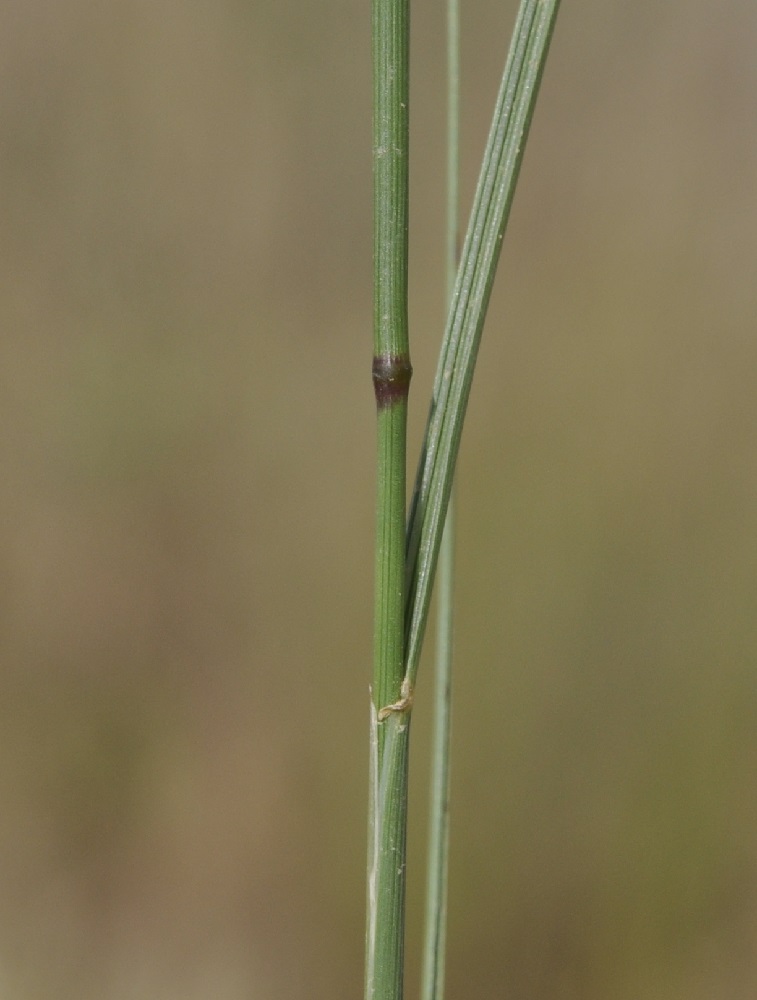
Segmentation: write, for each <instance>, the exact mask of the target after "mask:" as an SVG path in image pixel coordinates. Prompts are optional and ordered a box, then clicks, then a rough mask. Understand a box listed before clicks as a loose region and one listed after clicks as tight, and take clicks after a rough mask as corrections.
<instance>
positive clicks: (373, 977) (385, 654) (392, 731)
mask: <svg viewBox="0 0 757 1000" xmlns="http://www.w3.org/2000/svg"><path fill="white" fill-rule="evenodd" d="M408 39H409V10H408V0H374V2H373V23H372V48H373V189H374V324H373V327H374V357H373V383H374V390H375V395H376V405H377V433H378V451H377V508H376V510H377V513H376V576H375V626H374V628H375V631H374V670H373V685H372V698H371V794H370V803H369V810H370V817H369V844H368V855H369V856H368V918H367V929H366V979H365V996H366V1000H401V997H402V981H403V949H404V910H405V843H406V824H407V760H408V739H409V704H408V705H407V706H403V708H402V710H399V709H397V707H396V706H397V704H398V703H400V702H401V699H402V696H403V687H402V684H403V675H404V667H403V664H404V548H405V524H406V517H405V515H406V510H405V496H406V473H405V468H406V424H407V397H408V391H409V386H410V376H411V373H412V369H411V366H410V354H409V345H408V326H407V261H408V249H407V236H408V132H409V130H408V60H409V54H408ZM405 707H407V709H408V710H407V711H405V710H404V709H405Z"/></svg>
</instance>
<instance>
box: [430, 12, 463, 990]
mask: <svg viewBox="0 0 757 1000" xmlns="http://www.w3.org/2000/svg"><path fill="white" fill-rule="evenodd" d="M459 133H460V5H459V2H458V0H447V177H446V188H447V211H446V232H447V238H446V272H447V273H446V281H445V286H446V303H447V307H448V308H449V305H450V303H451V301H452V294H453V290H454V284H455V277H456V274H457V264H458V244H459V229H458V220H459V216H460V198H459V174H460V141H459ZM454 507H455V503H454V487H453V492H452V493H451V494H450V499H449V504H448V507H447V516H446V519H445V525H444V533H443V535H442V544H441V549H440V551H439V578H438V581H437V595H438V596H437V630H436V651H435V652H436V655H435V663H434V674H435V691H434V733H433V738H432V750H431V776H430V804H429V835H428V869H427V877H426V923H425V941H424V948H423V970H422V978H421V1000H443V997H444V980H445V965H446V942H447V895H448V890H447V886H448V870H449V769H450V725H451V717H452V652H453V632H454V579H455V511H454Z"/></svg>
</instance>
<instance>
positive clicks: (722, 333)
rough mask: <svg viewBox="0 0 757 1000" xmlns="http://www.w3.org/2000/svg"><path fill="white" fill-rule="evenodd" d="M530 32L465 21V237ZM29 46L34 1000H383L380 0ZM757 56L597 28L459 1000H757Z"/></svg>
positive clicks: (95, 11) (7, 964)
mask: <svg viewBox="0 0 757 1000" xmlns="http://www.w3.org/2000/svg"><path fill="white" fill-rule="evenodd" d="M463 6H464V7H465V5H463ZM514 14H515V3H514V2H507V3H502V2H495V0H482V2H480V3H478V4H476V5H475V6H474V7H470V8H469V9H464V11H463V37H464V51H463V81H464V82H463V138H464V153H463V202H464V214H465V215H466V216H467V211H468V207H469V205H470V200H471V196H472V191H473V187H474V184H475V177H476V171H477V164H478V162H479V160H480V156H481V153H482V150H483V145H484V140H485V135H486V131H487V127H488V121H489V117H490V115H491V111H492V108H493V104H494V97H495V94H496V90H497V85H498V80H499V76H500V73H501V69H502V66H503V64H504V57H505V52H506V49H507V44H508V41H509V36H510V32H511V28H512V24H513V21H514ZM413 17H414V21H413V44H414V50H413V94H412V96H413V106H412V123H413V136H414V138H413V160H412V196H413V200H412V213H413V214H412V261H411V295H412V315H411V320H412V351H413V361H414V365H415V378H414V382H413V392H412V399H411V411H412V428H411V437H412V442H413V455H415V454H416V453H417V452H416V449H417V445H418V442H419V440H420V435H421V432H422V429H423V425H424V422H425V414H426V408H427V404H428V396H429V391H430V386H431V382H432V378H433V370H434V365H435V357H436V352H437V350H438V345H439V340H440V336H441V331H442V326H443V314H444V309H443V296H444V292H443V284H444V282H443V243H444V239H443V225H444V220H443V215H444V211H443V185H444V169H443V166H442V164H443V162H444V160H443V126H444V114H445V110H444V55H443V53H444V20H443V10H442V5H441V4H434V5H431V4H424V3H418V4H415V6H414V10H413ZM0 19H1V21H2V24H1V25H0V28H1V30H0V78H1V82H0V130H1V133H0V182H1V189H2V197H1V198H0V213H1V216H0V283H1V285H2V287H1V289H0V324H1V329H2V336H1V337H0V380H2V385H1V388H0V420H1V421H2V432H1V433H0V461H1V462H2V476H1V477H0V515H1V516H2V521H1V524H2V532H1V534H0V545H1V546H2V549H1V558H0V585H1V586H2V602H1V603H0V661H1V668H0V759H1V760H2V764H1V765H0V885H1V886H2V890H1V891H0V997H2V998H5V997H7V998H12V1000H46V998H52V997H55V998H56V1000H67V998H72V1000H73V998H76V1000H90V998H91V1000H102V998H108V1000H144V998H146V997H149V998H155V1000H173V998H182V1000H200V998H208V997H213V998H214V1000H243V998H258V997H261V998H263V997H265V998H268V997H284V998H291V997H308V998H310V1000H318V998H326V997H328V998H330V1000H338V998H345V1000H347V998H355V997H359V996H360V995H361V992H362V962H363V921H364V878H365V875H364V866H365V839H366V834H365V828H366V799H367V724H368V709H367V704H368V702H367V688H368V682H369V675H370V663H371V630H372V575H373V548H372V546H373V543H372V528H373V504H374V472H373V460H374V404H373V395H372V387H371V379H370V359H371V236H370V225H371V222H370V213H371V195H370V148H371V135H370V90H371V87H370V42H369V30H370V25H369V21H370V11H369V4H368V3H367V2H366V3H347V2H345V0H333V2H331V3H328V4H306V3H301V2H294V0H279V2H278V3H273V2H267V0H262V2H261V0H258V2H256V3H250V2H247V3H241V2H239V0H213V2H210V0H190V2H188V3H185V2H181V3H180V2H178V0H150V2H147V0H129V2H126V0H121V2H119V0H110V2H104V3H99V4H93V3H91V2H88V0H69V2H67V3H65V4H62V3H54V2H52V0H25V2H24V3H20V2H15V3H9V4H5V5H4V7H3V11H2V14H0ZM756 42H757V7H755V5H754V3H752V2H751V0H733V2H730V3H723V4H711V3H706V2H704V0H687V2H686V3H684V2H682V0H677V2H673V3H668V4H659V3H652V2H651V0H645V2H639V3H634V4H625V3H608V2H607V0H586V2H584V3H581V4H572V3H565V4H564V5H563V9H562V12H561V16H560V18H559V19H558V25H557V30H556V34H555V37H554V41H553V47H552V54H551V59H550V63H549V65H548V67H547V72H546V76H545V79H544V84H543V88H542V95H541V100H540V104H539V106H538V108H537V114H536V118H535V122H534V127H533V130H532V136H531V142H530V146H529V149H528V152H527V155H526V158H525V163H524V169H523V174H522V179H521V186H520V189H519V192H518V196H517V197H516V201H515V205H514V209H513V213H512V217H511V225H510V228H509V231H508V235H507V239H506V242H505V248H504V252H503V255H502V260H501V265H500V274H499V278H498V281H497V285H496V288H495V294H494V297H493V301H492V306H491V310H490V315H489V321H488V325H487V329H486V332H485V335H484V342H483V347H482V351H481V355H480V360H479V370H478V373H477V376H476V383H475V385H474V390H473V395H472V401H471V406H470V410H469V420H468V423H467V425H466V432H465V435H464V438H463V446H462V454H461V461H460V465H459V470H458V471H459V478H458V484H459V485H458V497H459V545H458V562H459V583H458V598H459V601H458V620H457V675H456V687H455V724H454V762H453V788H452V796H453V805H452V810H453V815H452V860H451V889H450V891H451V898H450V929H449V963H448V987H449V996H450V997H472V998H484V997H517V998H518V1000H544V998H550V1000H572V998H576V1000H579V998H580V1000H600V998H601V1000H605V998H608V997H613V998H615V1000H626V998H628V1000H652V998H655V1000H658V998H665V1000H677V998H681V1000H683V998H686V1000H713V998H716V997H717V998H720V997H728V998H729V1000H741V998H752V997H754V996H755V995H757V806H756V805H755V801H757V799H756V797H755V794H754V786H755V781H756V780H757V730H756V728H755V717H756V716H757V687H756V685H755V666H756V661H757V615H756V614H755V593H756V588H755V577H756V576H757V531H756V530H755V529H756V528H757V514H756V513H755V511H756V509H757V508H756V506H755V494H756V492H757V395H756V394H755V392H754V382H755V370H756V366H757V338H756V337H755V316H756V315H757V283H756V282H755V278H754V261H755V257H756V256H757V196H756V192H755V177H756V176H757V140H756V139H755V134H756V126H757V121H756V120H755V103H754V95H755V93H756V92H757V62H756V61H755V59H754V50H755V43H756ZM412 462H413V464H414V462H415V459H414V458H413V459H412ZM428 666H429V665H428V664H426V665H425V666H424V667H422V672H421V675H420V678H419V688H418V691H417V697H416V711H415V714H414V718H415V722H414V748H413V749H414V760H413V765H412V768H413V770H412V792H413V807H412V816H411V830H410V851H411V864H410V875H409V895H410V902H409V907H410V911H409V928H408V949H409V959H408V988H407V994H408V997H414V996H416V995H417V986H416V983H417V976H418V958H417V954H418V946H419V940H420V934H421V918H420V912H421V897H422V890H423V880H424V875H425V870H424V856H423V838H424V826H425V812H426V791H425V779H426V772H427V748H428V731H429V718H428V705H429V703H430V693H431V692H430V687H431V685H430V671H429V669H428Z"/></svg>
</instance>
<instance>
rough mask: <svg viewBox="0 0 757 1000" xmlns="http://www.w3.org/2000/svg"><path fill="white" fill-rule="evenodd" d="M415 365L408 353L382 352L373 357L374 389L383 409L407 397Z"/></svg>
mask: <svg viewBox="0 0 757 1000" xmlns="http://www.w3.org/2000/svg"><path fill="white" fill-rule="evenodd" d="M412 374H413V366H412V365H411V364H410V358H409V357H408V356H407V355H406V354H380V355H377V356H376V357H374V359H373V391H374V393H375V395H376V405H377V406H378V407H379V408H380V409H383V408H384V407H386V406H391V404H392V403H396V402H399V401H400V400H402V399H407V394H408V391H409V389H410V378H411V376H412Z"/></svg>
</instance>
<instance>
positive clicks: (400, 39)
mask: <svg viewBox="0 0 757 1000" xmlns="http://www.w3.org/2000/svg"><path fill="white" fill-rule="evenodd" d="M558 5H559V0H522V2H521V5H520V10H519V12H518V17H517V21H516V25H515V30H514V34H513V40H512V44H511V47H510V53H509V56H508V58H507V62H506V65H505V70H504V74H503V78H502V84H501V87H500V92H499V96H498V99H497V104H496V107H495V112H494V118H493V122H492V127H491V130H490V134H489V139H488V142H487V147H486V152H485V155H484V160H483V164H482V169H481V174H480V178H479V182H478V187H477V191H476V196H475V200H474V205H473V210H472V213H471V218H470V222H469V225H468V230H467V235H466V238H465V243H464V246H463V252H462V256H461V261H460V266H459V268H458V271H457V276H456V279H455V283H454V288H453V291H452V294H451V301H450V310H449V317H448V321H447V325H446V330H445V334H444V339H443V342H442V348H441V354H440V360H439V366H438V369H437V375H436V380H435V383H434V389H433V395H432V401H431V408H430V413H429V419H428V424H427V428H426V435H425V438H424V444H423V448H422V451H421V459H420V463H419V467H418V473H417V477H416V484H415V490H414V493H413V501H412V505H411V511H410V517H409V520H408V523H407V529H406V528H405V493H406V427H407V399H408V393H409V388H410V377H411V374H412V368H411V365H410V351H409V337H408V323H407V315H408V308H407V306H408V303H407V263H408V154H409V145H408V140H409V94H408V69H409V9H408V0H374V3H373V22H372V31H373V80H374V84H373V176H374V358H373V381H374V390H375V395H376V404H377V413H378V419H377V427H378V450H377V515H376V576H375V628H374V675H373V685H372V697H371V706H370V711H371V716H370V734H371V740H370V747H371V752H370V784H371V794H370V806H369V811H370V817H369V838H368V919H367V930H366V977H365V995H366V1000H401V998H402V995H403V970H404V912H405V868H406V847H405V845H406V831H407V778H408V754H409V737H410V717H411V713H412V705H413V689H414V685H415V679H416V675H417V670H418V664H419V660H420V653H421V647H422V643H423V638H424V633H425V627H426V622H427V619H428V612H429V604H430V600H431V592H432V587H433V581H434V576H435V571H436V564H437V560H438V556H439V549H440V545H441V540H442V532H443V529H444V525H445V520H446V516H447V508H448V504H449V498H450V492H451V488H452V478H453V475H454V468H455V462H456V459H457V453H458V449H459V444H460V436H461V433H462V426H463V420H464V417H465V410H466V406H467V402H468V397H469V394H470V388H471V382H472V378H473V370H474V367H475V362H476V356H477V352H478V345H479V343H480V338H481V332H482V329H483V324H484V318H485V315H486V309H487V305H488V302H489V296H490V294H491V288H492V285H493V282H494V275H495V271H496V267H497V262H498V260H499V253H500V249H501V245H502V239H503V236H504V230H505V226H506V223H507V218H508V214H509V209H510V206H511V204H512V199H513V195H514V191H515V184H516V181H517V177H518V172H519V169H520V164H521V161H522V157H523V150H524V147H525V142H526V138H527V135H528V129H529V126H530V123H531V118H532V115H533V110H534V105H535V101H536V95H537V92H538V89H539V82H540V80H541V75H542V72H543V68H544V62H545V59H546V55H547V50H548V47H549V41H550V38H551V34H552V29H553V26H554V21H555V17H556V15H557V8H558ZM444 710H445V709H444V708H442V711H444ZM440 746H441V749H440V750H439V751H438V753H439V754H441V755H443V757H444V760H443V761H442V762H441V769H440V772H438V773H442V774H444V778H443V780H444V781H445V783H446V768H447V764H446V759H447V756H448V749H447V746H448V741H447V743H446V744H445V743H444V741H443V742H442V744H440ZM442 837H443V838H444V837H446V833H444V832H443V833H442ZM445 867H446V866H445V864H444V863H443V861H442V863H441V864H436V865H435V866H434V869H433V872H432V878H431V882H430V890H429V892H430V896H431V895H434V894H435V895H436V899H437V902H436V903H433V904H430V912H432V914H433V915H432V919H433V920H435V921H436V923H437V930H436V931H430V932H429V936H430V937H431V938H432V939H433V940H434V942H435V943H434V944H432V946H431V947H432V948H433V949H434V955H433V958H430V959H429V961H433V963H434V967H435V969H436V970H437V972H438V969H439V968H440V967H441V963H442V962H443V954H442V953H441V951H440V947H441V945H442V944H443V937H444V932H443V926H444V923H443V917H442V919H441V922H440V920H439V914H440V912H441V913H442V914H443V911H444V909H445V906H446V904H445V890H444V885H443V882H440V881H439V879H442V880H444V878H445V876H444V869H445ZM427 975H428V976H431V978H432V979H433V981H434V982H436V984H437V985H436V986H434V985H433V984H432V986H431V987H430V990H431V992H430V993H429V994H428V996H429V1000H430V998H431V997H434V998H437V1000H438V997H439V993H438V988H439V983H440V978H439V977H438V975H436V974H435V973H427V974H425V975H424V979H425V978H426V976H427ZM424 988H425V987H424Z"/></svg>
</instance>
